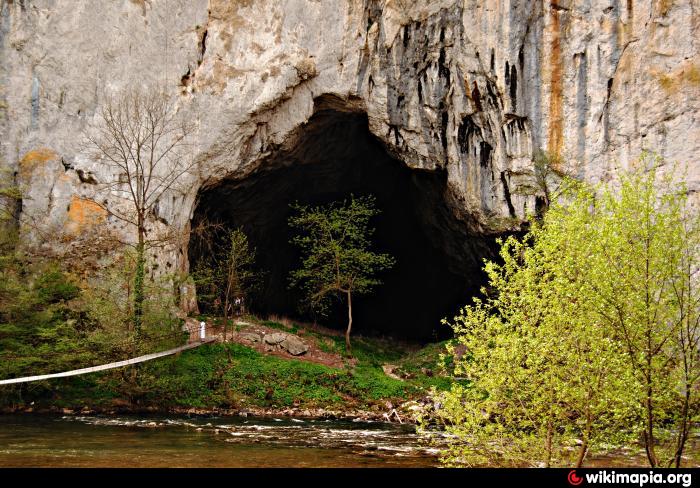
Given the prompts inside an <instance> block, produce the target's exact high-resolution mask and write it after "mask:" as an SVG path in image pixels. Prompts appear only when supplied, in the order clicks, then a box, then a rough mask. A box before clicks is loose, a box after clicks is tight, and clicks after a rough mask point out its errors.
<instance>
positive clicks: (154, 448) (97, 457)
mask: <svg viewBox="0 0 700 488" xmlns="http://www.w3.org/2000/svg"><path fill="white" fill-rule="evenodd" d="M435 455H436V452H435V450H434V449H431V448H430V447H429V446H427V445H425V443H424V442H422V441H421V439H420V438H419V437H418V436H417V435H416V434H415V431H414V428H413V427H412V426H408V425H396V424H386V423H380V422H350V421H340V420H322V419H318V420H312V419H304V420H300V419H287V418H284V419H283V418H265V419H261V418H240V417H233V418H232V417H207V418H201V417H199V418H188V417H184V416H93V415H90V416H63V417H62V416H47V415H4V416H0V466H2V467H8V466H14V467H24V466H76V467H176V466H178V467H355V466H357V467H373V466H376V467H426V466H436V465H437V464H438V462H437V458H436V457H435Z"/></svg>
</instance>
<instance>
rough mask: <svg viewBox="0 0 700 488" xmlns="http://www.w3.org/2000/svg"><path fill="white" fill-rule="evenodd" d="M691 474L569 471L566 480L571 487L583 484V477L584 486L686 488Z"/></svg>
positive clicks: (690, 480)
mask: <svg viewBox="0 0 700 488" xmlns="http://www.w3.org/2000/svg"><path fill="white" fill-rule="evenodd" d="M692 476H693V475H692V474H691V473H672V472H671V473H654V472H653V471H649V472H648V473H629V472H628V473H620V472H618V473H616V472H615V471H610V472H609V471H607V470H605V469H603V470H600V471H598V472H596V473H585V474H584V475H583V476H579V475H578V474H576V470H575V469H572V470H571V471H569V474H568V475H567V477H566V479H567V481H568V482H569V484H570V485H572V486H579V485H581V484H582V483H583V481H584V477H585V480H586V484H589V485H597V484H607V483H609V484H625V485H630V484H632V485H637V486H640V487H642V486H644V485H646V484H648V483H650V484H653V485H657V484H666V485H671V484H676V485H680V486H683V487H688V486H691V485H692V484H693V481H692Z"/></svg>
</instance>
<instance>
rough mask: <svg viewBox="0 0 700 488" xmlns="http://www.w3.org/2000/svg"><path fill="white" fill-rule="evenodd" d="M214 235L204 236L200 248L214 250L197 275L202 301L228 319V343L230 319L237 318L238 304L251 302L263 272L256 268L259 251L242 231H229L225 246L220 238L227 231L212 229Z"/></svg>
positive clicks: (220, 227) (205, 259) (197, 268)
mask: <svg viewBox="0 0 700 488" xmlns="http://www.w3.org/2000/svg"><path fill="white" fill-rule="evenodd" d="M211 229H213V231H212V232H208V233H207V235H205V236H200V237H199V239H200V240H202V239H203V240H205V241H208V242H200V243H199V244H200V247H201V246H204V245H206V247H208V248H209V249H211V251H212V252H211V253H210V254H209V256H208V257H203V259H201V261H200V262H199V263H198V264H197V267H196V268H195V270H194V272H193V277H194V281H195V284H196V285H197V288H198V295H199V298H200V300H203V301H205V302H206V303H209V304H210V306H212V307H214V308H219V309H220V310H221V313H222V315H223V317H224V321H225V325H224V339H225V338H226V327H227V325H226V324H227V323H228V321H229V319H231V318H232V317H233V313H234V309H235V305H236V302H240V304H241V305H240V306H241V307H243V306H245V304H247V303H248V302H249V300H250V295H251V293H252V292H253V291H254V290H255V289H256V288H257V286H258V285H259V284H260V280H261V278H262V276H263V273H262V271H260V270H259V269H256V267H255V255H256V250H255V248H254V247H251V246H250V244H249V242H248V236H247V235H246V234H245V232H244V231H243V229H242V228H237V229H232V230H227V231H226V232H225V235H224V236H223V239H222V241H221V243H217V242H216V241H217V240H218V237H217V234H218V235H220V234H221V230H222V229H223V227H222V226H220V225H213V226H211Z"/></svg>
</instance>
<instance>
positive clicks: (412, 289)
mask: <svg viewBox="0 0 700 488" xmlns="http://www.w3.org/2000/svg"><path fill="white" fill-rule="evenodd" d="M322 102H323V100H321V101H319V99H317V100H316V103H315V111H314V115H313V116H312V117H311V118H310V119H309V121H308V122H307V123H306V124H305V125H304V126H302V127H301V128H300V129H299V133H298V137H297V138H296V144H295V145H294V147H293V148H292V149H289V150H284V149H283V150H279V151H278V152H277V153H276V154H274V155H273V156H271V157H270V158H268V159H267V160H265V161H263V162H262V163H261V164H260V166H259V167H258V169H256V170H255V171H253V172H252V173H251V174H249V175H247V176H245V177H243V178H235V177H232V178H229V179H224V180H223V181H220V182H219V183H218V184H217V185H216V186H213V187H210V188H205V189H202V190H200V192H199V195H198V200H197V202H198V203H197V205H196V207H195V211H194V214H193V219H192V225H193V227H195V226H197V224H198V223H200V222H201V221H202V220H203V219H207V220H208V221H215V222H221V223H223V224H224V226H225V227H227V228H238V227H242V228H243V230H244V232H245V233H246V235H247V236H248V239H249V242H250V244H251V245H252V246H253V247H255V248H256V255H257V260H256V262H257V266H258V267H259V268H260V269H262V270H264V271H265V272H266V273H265V279H264V280H263V284H262V286H260V288H259V290H258V291H257V292H255V293H254V294H253V296H252V297H251V299H250V303H249V306H250V310H251V311H252V312H253V313H256V314H258V315H260V316H267V315H272V314H275V315H281V316H286V317H290V318H293V319H297V320H303V321H308V322H310V321H313V320H314V318H313V317H311V316H309V315H304V314H303V313H301V312H300V311H299V307H298V303H299V301H300V298H301V297H300V294H299V293H298V292H297V291H295V290H290V289H288V275H289V272H290V270H291V269H293V267H294V266H296V265H297V264H298V263H299V259H300V256H299V255H298V252H297V250H296V249H295V248H294V246H293V245H292V244H290V242H289V241H290V238H291V236H292V231H291V229H289V227H288V224H287V219H288V217H289V215H290V214H291V211H292V210H291V208H290V204H291V203H293V202H300V203H304V204H313V205H319V204H325V203H329V202H331V201H335V200H338V199H343V198H346V197H347V196H349V195H350V194H354V195H356V196H361V195H368V194H371V195H374V196H375V197H376V203H377V207H378V208H379V209H380V210H381V214H379V215H378V216H376V217H375V218H374V219H373V221H372V224H373V225H374V227H375V228H376V232H375V234H374V238H373V241H374V243H375V246H374V248H375V249H376V250H378V251H380V252H387V253H390V254H391V255H392V256H394V258H395V259H396V265H395V266H394V268H393V269H391V270H389V271H385V272H383V273H382V274H381V275H380V278H381V279H382V281H383V284H382V285H380V286H379V287H377V288H376V290H375V291H374V292H373V293H372V294H370V295H367V296H357V297H353V334H361V335H383V336H391V337H394V338H399V339H402V340H407V341H414V342H430V341H435V340H441V339H444V338H446V337H449V335H450V330H449V328H448V327H446V326H444V325H441V323H440V320H441V319H442V318H445V317H448V318H451V317H453V316H454V314H455V313H456V312H457V311H458V310H459V307H460V306H462V305H464V304H466V303H467V302H469V299H470V297H471V296H474V295H475V294H477V293H478V291H479V288H480V287H481V286H482V285H483V284H484V282H485V277H484V275H483V272H482V271H481V267H482V264H483V258H485V257H488V258H491V257H493V256H494V250H495V248H494V242H493V238H489V237H480V236H475V235H473V234H471V233H470V232H469V231H468V225H466V224H465V223H464V222H462V221H461V220H459V219H457V218H456V217H455V216H454V212H453V211H452V210H451V208H450V205H449V203H448V198H447V195H448V193H447V174H446V172H445V171H444V170H438V171H432V170H431V171H426V170H416V169H410V168H409V167H408V166H406V165H405V164H404V163H403V162H401V161H399V160H397V159H395V158H393V157H392V156H391V155H390V154H389V153H388V152H387V151H386V149H385V147H384V146H383V144H382V143H381V142H380V141H379V140H378V139H377V138H375V137H374V136H373V135H372V134H371V132H370V131H369V127H368V118H367V115H366V114H365V113H361V112H355V111H348V110H343V109H339V107H340V106H339V105H338V103H332V104H328V103H322ZM201 249H202V246H201V243H198V242H197V239H196V238H193V239H192V240H191V242H190V246H189V259H190V269H195V266H196V264H197V262H198V260H200V259H201V256H202V253H203V251H202V250H201ZM200 306H201V305H200ZM205 311H206V310H205ZM318 322H319V323H320V324H322V325H324V326H326V327H331V328H336V329H339V330H344V328H345V327H346V324H347V308H346V304H345V303H344V302H337V303H336V306H334V307H333V311H332V312H331V314H330V315H329V316H328V317H327V318H325V319H320V320H318Z"/></svg>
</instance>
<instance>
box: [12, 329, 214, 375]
mask: <svg viewBox="0 0 700 488" xmlns="http://www.w3.org/2000/svg"><path fill="white" fill-rule="evenodd" d="M199 332H200V340H199V342H190V343H189V344H185V345H184V346H180V347H176V348H174V349H168V350H167V351H161V352H154V353H152V354H146V355H144V356H139V357H136V358H132V359H126V360H124V361H117V362H116V363H109V364H102V365H100V366H91V367H89V368H81V369H74V370H72V371H63V372H61V373H51V374H42V375H37V376H24V377H22V378H11V379H9V380H0V385H11V384H15V383H29V382H30V381H41V380H48V379H51V378H65V377H66V376H77V375H81V374H87V373H94V372H96V371H104V370H106V369H114V368H121V367H124V366H129V365H130V364H137V363H143V362H145V361H151V360H152V359H157V358H162V357H164V356H170V355H172V354H177V353H178V352H181V351H186V350H187V349H193V348H195V347H199V346H201V345H203V344H209V343H210V342H214V341H215V340H216V338H214V337H210V338H205V333H204V327H202V328H201V329H200V331H199Z"/></svg>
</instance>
